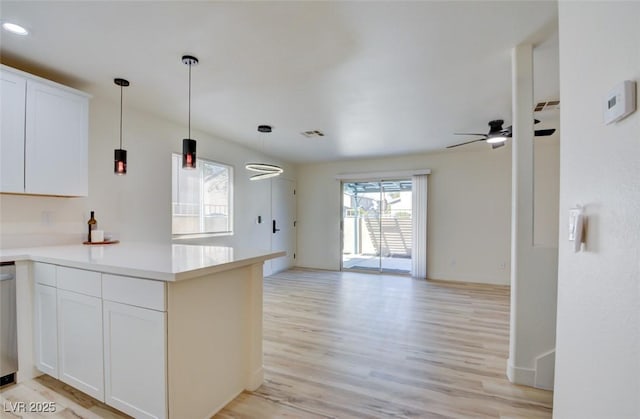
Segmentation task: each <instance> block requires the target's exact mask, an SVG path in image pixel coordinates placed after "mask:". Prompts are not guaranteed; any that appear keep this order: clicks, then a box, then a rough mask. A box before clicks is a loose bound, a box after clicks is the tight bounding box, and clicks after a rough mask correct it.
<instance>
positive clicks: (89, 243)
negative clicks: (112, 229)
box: [82, 240, 120, 246]
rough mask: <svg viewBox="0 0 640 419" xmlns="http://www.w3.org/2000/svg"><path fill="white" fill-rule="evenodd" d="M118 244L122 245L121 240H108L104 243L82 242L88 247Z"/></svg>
mask: <svg viewBox="0 0 640 419" xmlns="http://www.w3.org/2000/svg"><path fill="white" fill-rule="evenodd" d="M116 243H120V240H106V241H103V242H82V244H86V245H88V246H96V245H102V244H116Z"/></svg>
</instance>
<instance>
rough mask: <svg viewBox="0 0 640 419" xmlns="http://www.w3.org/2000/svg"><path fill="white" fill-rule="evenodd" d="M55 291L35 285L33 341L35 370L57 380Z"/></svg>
mask: <svg viewBox="0 0 640 419" xmlns="http://www.w3.org/2000/svg"><path fill="white" fill-rule="evenodd" d="M56 291H57V290H56V289H55V288H54V287H49V286H46V285H42V284H35V298H34V325H33V327H34V334H35V336H34V338H35V339H34V340H35V346H36V347H35V356H36V368H38V369H39V370H40V371H42V372H43V373H45V374H48V375H50V376H52V377H55V378H58V334H57V322H56V306H57V297H56Z"/></svg>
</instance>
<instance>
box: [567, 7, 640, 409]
mask: <svg viewBox="0 0 640 419" xmlns="http://www.w3.org/2000/svg"><path fill="white" fill-rule="evenodd" d="M559 25H560V87H561V89H560V99H561V103H562V107H561V111H560V117H561V123H562V143H561V149H560V161H561V163H560V173H561V178H560V179H561V181H560V232H561V234H560V241H559V266H558V312H557V319H558V320H557V332H556V342H557V346H556V349H557V353H556V374H555V397H554V417H556V418H638V417H640V263H639V262H638V261H639V260H640V111H636V112H635V113H634V114H632V115H630V116H629V117H627V118H626V119H625V120H623V121H620V122H619V123H617V124H613V125H605V124H604V123H603V119H602V111H603V103H602V102H603V100H604V97H605V95H606V93H607V92H608V91H609V90H610V89H611V88H612V87H613V86H615V85H616V84H617V83H619V82H621V81H623V80H635V81H636V82H637V83H640V3H639V2H633V1H631V2H572V1H560V3H559ZM576 204H581V205H583V206H585V212H586V215H587V216H588V230H587V233H586V234H587V236H586V238H587V243H586V248H585V250H584V251H583V252H580V253H574V252H573V251H572V250H571V243H570V242H569V241H568V240H567V223H568V210H569V208H571V207H573V206H575V205H576Z"/></svg>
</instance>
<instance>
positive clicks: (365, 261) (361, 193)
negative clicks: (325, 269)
mask: <svg viewBox="0 0 640 419" xmlns="http://www.w3.org/2000/svg"><path fill="white" fill-rule="evenodd" d="M342 194H343V195H342V203H343V213H342V244H343V246H342V269H343V270H359V271H373V272H393V273H402V274H408V273H410V272H411V242H412V237H411V233H412V232H411V180H401V181H382V182H381V181H368V182H348V183H347V182H345V183H343V187H342Z"/></svg>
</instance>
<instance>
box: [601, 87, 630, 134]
mask: <svg viewBox="0 0 640 419" xmlns="http://www.w3.org/2000/svg"><path fill="white" fill-rule="evenodd" d="M635 110H636V82H635V81H632V80H625V81H623V82H622V83H620V84H618V85H617V86H616V87H614V88H613V89H611V90H610V91H609V93H608V94H607V96H606V97H605V98H604V123H605V124H607V125H609V124H611V123H613V122H617V121H619V120H621V119H622V118H624V117H626V116H628V115H629V114H631V113H633V111H635Z"/></svg>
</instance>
